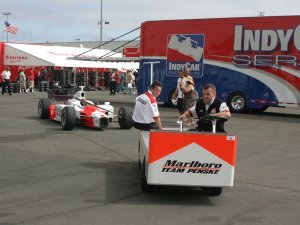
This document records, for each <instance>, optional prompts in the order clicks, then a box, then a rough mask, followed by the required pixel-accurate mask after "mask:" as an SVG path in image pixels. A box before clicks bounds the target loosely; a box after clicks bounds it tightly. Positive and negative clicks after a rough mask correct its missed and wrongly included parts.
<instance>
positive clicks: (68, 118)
mask: <svg viewBox="0 0 300 225" xmlns="http://www.w3.org/2000/svg"><path fill="white" fill-rule="evenodd" d="M75 125H76V113H75V109H74V108H73V107H65V108H63V110H62V112H61V127H62V129H63V130H73V129H74V127H75Z"/></svg>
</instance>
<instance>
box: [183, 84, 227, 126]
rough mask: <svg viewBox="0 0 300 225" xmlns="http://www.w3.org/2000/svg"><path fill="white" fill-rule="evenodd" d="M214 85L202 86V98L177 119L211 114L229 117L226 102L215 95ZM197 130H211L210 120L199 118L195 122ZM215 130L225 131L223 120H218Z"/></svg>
mask: <svg viewBox="0 0 300 225" xmlns="http://www.w3.org/2000/svg"><path fill="white" fill-rule="evenodd" d="M216 94H217V92H216V87H215V86H214V85H213V84H206V85H204V87H203V88H202V95H203V98H201V99H199V100H198V101H197V103H196V105H195V106H193V107H192V108H189V109H188V110H187V111H186V112H185V113H184V114H182V115H181V116H180V117H179V119H185V118H188V117H198V118H201V117H203V116H207V115H212V116H218V117H223V118H226V119H228V118H230V117H231V114H230V111H229V108H228V106H227V104H226V103H225V102H224V101H223V100H221V99H219V98H217V97H216ZM197 125H198V126H197V128H196V129H197V130H198V131H205V132H211V131H212V122H211V121H207V120H201V119H199V120H198V122H197ZM216 131H217V132H225V130H224V121H222V120H218V121H217V125H216Z"/></svg>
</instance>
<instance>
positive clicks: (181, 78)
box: [172, 70, 186, 115]
mask: <svg viewBox="0 0 300 225" xmlns="http://www.w3.org/2000/svg"><path fill="white" fill-rule="evenodd" d="M181 85H183V86H185V85H186V82H185V77H184V73H183V71H182V70H179V72H178V80H177V87H176V90H175V92H174V94H173V95H172V99H176V98H177V108H178V111H179V114H180V115H181V114H182V113H184V112H185V107H184V101H183V92H182V90H181V88H180V86H181Z"/></svg>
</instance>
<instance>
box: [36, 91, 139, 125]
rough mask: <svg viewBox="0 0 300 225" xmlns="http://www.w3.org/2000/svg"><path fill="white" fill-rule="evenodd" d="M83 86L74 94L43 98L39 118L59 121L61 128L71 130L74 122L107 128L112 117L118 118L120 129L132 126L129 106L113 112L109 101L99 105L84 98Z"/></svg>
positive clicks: (131, 112) (39, 108)
mask: <svg viewBox="0 0 300 225" xmlns="http://www.w3.org/2000/svg"><path fill="white" fill-rule="evenodd" d="M83 89H84V86H80V91H77V92H76V93H75V94H74V95H61V94H59V95H55V94H52V95H51V96H50V98H43V99H40V100H39V103H38V115H39V118H40V119H51V120H54V121H58V122H60V123H61V126H62V129H63V130H73V129H74V127H75V126H76V124H81V125H83V126H86V127H91V128H101V129H103V128H107V127H108V124H109V123H110V122H112V121H113V120H114V119H118V123H119V126H120V128H121V129H130V128H132V127H133V120H132V114H133V111H132V109H131V108H129V107H126V106H123V107H120V108H119V110H118V114H117V115H115V114H114V107H113V106H112V105H110V103H109V102H105V103H104V104H103V105H100V104H99V103H98V101H91V100H87V99H86V98H85V92H84V91H83Z"/></svg>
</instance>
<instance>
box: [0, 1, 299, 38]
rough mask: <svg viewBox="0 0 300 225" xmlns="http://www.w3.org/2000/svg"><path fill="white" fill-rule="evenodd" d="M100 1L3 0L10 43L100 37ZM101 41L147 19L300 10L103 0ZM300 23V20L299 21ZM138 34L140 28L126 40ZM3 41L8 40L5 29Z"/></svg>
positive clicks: (294, 4) (267, 4)
mask: <svg viewBox="0 0 300 225" xmlns="http://www.w3.org/2000/svg"><path fill="white" fill-rule="evenodd" d="M100 2H101V0H25V1H24V0H0V5H1V9H2V12H1V18H2V24H4V21H5V20H6V18H7V17H6V16H4V15H2V14H3V12H11V16H9V17H8V20H9V23H10V24H12V25H15V26H17V27H18V28H19V31H18V33H17V34H16V35H13V34H9V36H8V38H9V41H10V42H26V43H32V42H33V43H37V42H39V43H41V42H42V43H43V42H47V41H49V42H65V41H66V42H70V41H75V40H77V41H78V40H80V41H99V40H100V26H99V25H98V21H99V20H100V11H101V10H100ZM102 2H103V3H102V16H103V20H106V21H109V24H108V25H105V24H104V25H103V40H109V39H111V38H115V37H118V36H120V35H122V34H124V33H126V32H129V31H131V30H133V29H134V28H137V27H140V25H141V23H142V22H143V21H149V20H166V19H194V18H220V17H246V16H258V14H259V12H264V13H265V16H275V15H300V0H205V1H203V0H147V1H146V0H102ZM299 23H300V21H299ZM137 36H139V30H138V31H136V32H134V33H132V34H131V35H130V36H125V37H124V38H122V40H130V39H132V38H134V37H137ZM1 41H6V33H5V32H2V35H1Z"/></svg>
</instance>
